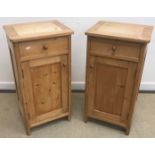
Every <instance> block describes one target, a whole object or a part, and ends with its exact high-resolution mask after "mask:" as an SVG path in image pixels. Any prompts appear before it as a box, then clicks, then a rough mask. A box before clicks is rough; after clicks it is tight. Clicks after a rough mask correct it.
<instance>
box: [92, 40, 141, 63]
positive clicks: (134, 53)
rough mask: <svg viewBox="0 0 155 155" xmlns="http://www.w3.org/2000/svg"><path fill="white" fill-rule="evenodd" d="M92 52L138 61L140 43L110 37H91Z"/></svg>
mask: <svg viewBox="0 0 155 155" xmlns="http://www.w3.org/2000/svg"><path fill="white" fill-rule="evenodd" d="M90 54H92V55H98V56H107V57H113V58H118V59H124V60H129V61H135V62H137V61H138V60H139V54H140V44H136V43H129V42H122V41H116V40H109V39H95V38H93V39H91V44H90Z"/></svg>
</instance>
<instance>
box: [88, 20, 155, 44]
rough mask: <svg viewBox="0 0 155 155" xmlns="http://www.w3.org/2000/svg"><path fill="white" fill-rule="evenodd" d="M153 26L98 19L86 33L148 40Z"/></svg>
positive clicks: (139, 40)
mask: <svg viewBox="0 0 155 155" xmlns="http://www.w3.org/2000/svg"><path fill="white" fill-rule="evenodd" d="M152 30H153V27H152V26H148V25H138V24H130V23H118V22H106V21H99V22H98V23H97V24H96V25H94V26H93V27H92V28H90V29H89V30H88V31H87V32H86V34H87V35H89V36H95V37H103V38H109V39H119V40H126V41H135V42H146V43H147V42H149V41H150V39H151V33H152Z"/></svg>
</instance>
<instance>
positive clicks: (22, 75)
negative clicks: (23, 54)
mask: <svg viewBox="0 0 155 155" xmlns="http://www.w3.org/2000/svg"><path fill="white" fill-rule="evenodd" d="M22 78H24V71H23V69H22Z"/></svg>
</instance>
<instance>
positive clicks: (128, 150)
mask: <svg viewBox="0 0 155 155" xmlns="http://www.w3.org/2000/svg"><path fill="white" fill-rule="evenodd" d="M154 10H155V5H154V0H143V1H140V0H125V1H124V0H117V1H116V0H108V1H107V0H91V1H88V0H86V1H84V0H78V1H76V0H65V1H63V0H38V1H33V0H22V1H21V0H13V1H10V0H4V1H1V3H0V16H1V17H10V16H11V17H12V16H13V17H49V16H51V17H70V16H74V17H122V16H123V17H154V16H155V11H154ZM152 52H154V51H152ZM0 57H1V55H0ZM152 59H153V61H154V58H152ZM151 70H152V72H154V68H153V66H152V68H151ZM4 72H5V71H3V73H4ZM0 76H1V74H0ZM79 130H80V129H79ZM154 144H155V139H153V138H150V139H146V138H145V139H142V138H139V139H135V138H130V139H113V138H110V139H107V138H103V139H91V138H88V139H75V138H74V139H17V138H16V139H0V146H1V149H0V151H1V154H6V155H10V154H12V155H14V154H15V155H21V154H22V155H28V154H37V155H43V154H46V155H51V154H56V155H59V154H61V155H65V154H67V155H73V154H74V155H79V154H89V155H94V154H95V155H98V154H108V155H114V154H115V155H117V154H118V155H124V154H126V155H131V154H141V155H146V154H149V155H154V154H155V149H154Z"/></svg>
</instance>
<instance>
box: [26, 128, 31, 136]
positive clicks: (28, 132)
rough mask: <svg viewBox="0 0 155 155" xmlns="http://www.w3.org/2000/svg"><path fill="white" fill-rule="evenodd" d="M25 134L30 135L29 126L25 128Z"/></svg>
mask: <svg viewBox="0 0 155 155" xmlns="http://www.w3.org/2000/svg"><path fill="white" fill-rule="evenodd" d="M26 134H27V136H30V135H31V130H30V128H26Z"/></svg>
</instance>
